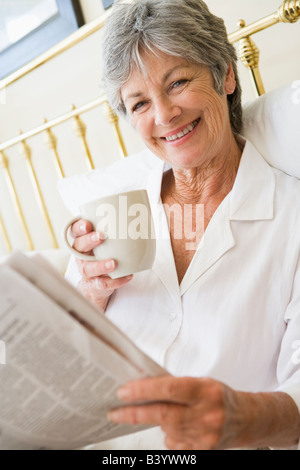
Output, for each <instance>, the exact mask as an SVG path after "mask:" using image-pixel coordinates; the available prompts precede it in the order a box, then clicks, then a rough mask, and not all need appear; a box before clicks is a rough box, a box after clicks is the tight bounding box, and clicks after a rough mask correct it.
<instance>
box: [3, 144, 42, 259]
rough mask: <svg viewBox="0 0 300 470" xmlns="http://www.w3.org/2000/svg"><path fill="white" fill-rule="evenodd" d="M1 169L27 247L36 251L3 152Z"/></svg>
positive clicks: (7, 161)
mask: <svg viewBox="0 0 300 470" xmlns="http://www.w3.org/2000/svg"><path fill="white" fill-rule="evenodd" d="M0 168H2V169H3V170H4V173H5V177H6V181H7V186H8V190H9V192H10V195H11V198H12V201H13V205H14V206H15V211H16V214H17V217H18V219H19V222H20V225H21V227H22V230H23V232H24V235H25V238H26V242H27V245H28V249H29V250H34V245H33V242H32V239H31V236H30V233H29V230H28V227H27V223H26V220H25V217H24V214H23V211H22V207H21V204H20V201H19V198H18V194H17V191H16V188H15V185H14V182H13V179H12V176H11V173H10V170H9V160H8V158H7V156H6V155H5V153H4V152H3V151H2V150H1V151H0Z"/></svg>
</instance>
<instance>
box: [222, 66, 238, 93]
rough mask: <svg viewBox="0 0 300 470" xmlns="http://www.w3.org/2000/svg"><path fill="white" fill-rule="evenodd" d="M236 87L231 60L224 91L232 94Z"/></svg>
mask: <svg viewBox="0 0 300 470" xmlns="http://www.w3.org/2000/svg"><path fill="white" fill-rule="evenodd" d="M235 87H236V81H235V75H234V71H233V67H232V63H231V62H230V64H229V67H228V72H227V76H226V79H225V84H224V91H225V93H226V94H227V95H232V93H233V92H234V90H235Z"/></svg>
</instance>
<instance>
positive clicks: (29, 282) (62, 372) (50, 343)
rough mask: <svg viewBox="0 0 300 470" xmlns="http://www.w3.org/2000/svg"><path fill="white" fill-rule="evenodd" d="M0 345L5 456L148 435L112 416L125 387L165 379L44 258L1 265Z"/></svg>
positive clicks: (0, 430)
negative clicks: (2, 352)
mask: <svg viewBox="0 0 300 470" xmlns="http://www.w3.org/2000/svg"><path fill="white" fill-rule="evenodd" d="M124 314H126V312H124ZM0 340H1V344H2V345H5V363H3V362H4V361H2V363H0V449H77V448H82V447H85V446H88V445H90V444H94V443H97V442H101V441H105V440H108V439H112V438H115V437H119V436H123V435H126V434H129V433H132V432H136V431H138V430H142V429H145V426H143V427H134V428H133V427H132V426H127V425H118V424H115V423H111V422H110V421H109V420H108V419H107V413H108V410H110V409H112V408H114V407H115V406H122V403H121V402H119V401H118V399H117V394H116V392H117V389H118V388H119V387H120V386H121V385H122V384H123V383H125V382H127V381H128V380H131V379H135V378H140V377H145V376H149V375H150V376H151V375H162V374H165V373H166V371H165V370H164V369H162V368H161V367H160V366H159V365H158V364H156V363H155V362H154V361H152V359H151V358H149V357H148V356H147V355H145V354H144V353H143V352H142V351H141V350H140V349H139V348H138V347H137V346H135V345H134V344H133V343H132V342H131V340H130V339H129V338H128V337H127V336H126V335H125V334H124V333H122V331H120V330H119V329H118V328H117V327H116V326H115V325H114V324H113V323H111V322H110V321H109V320H108V319H107V317H106V316H105V315H104V314H103V313H102V312H101V311H100V310H99V309H97V308H96V307H95V306H93V305H92V304H91V303H90V302H89V301H88V300H87V299H85V298H84V297H83V296H82V295H81V294H80V292H78V291H77V290H76V289H75V288H74V287H73V286H71V285H70V284H69V283H68V282H67V281H66V280H65V279H64V278H63V276H62V275H61V274H60V273H59V272H58V271H56V270H55V268H53V266H52V265H51V264H49V263H48V262H47V261H46V260H45V259H44V258H42V257H41V256H40V255H36V256H34V257H27V256H25V255H24V254H22V253H20V252H16V253H14V254H12V255H11V256H10V257H8V259H7V260H6V261H5V263H3V264H0Z"/></svg>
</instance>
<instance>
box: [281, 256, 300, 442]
mask: <svg viewBox="0 0 300 470" xmlns="http://www.w3.org/2000/svg"><path fill="white" fill-rule="evenodd" d="M284 320H285V322H286V331H285V334H284V336H283V339H282V343H281V348H280V353H279V359H278V365H277V377H278V382H279V386H278V387H277V391H281V392H285V393H287V394H288V395H289V396H290V397H291V398H292V399H293V400H294V402H295V404H296V406H297V408H298V411H299V413H300V262H299V259H298V264H297V268H296V272H295V276H294V283H293V288H292V292H291V298H290V302H289V304H288V306H287V309H286V311H285V315H284ZM298 449H299V450H300V440H299V445H298Z"/></svg>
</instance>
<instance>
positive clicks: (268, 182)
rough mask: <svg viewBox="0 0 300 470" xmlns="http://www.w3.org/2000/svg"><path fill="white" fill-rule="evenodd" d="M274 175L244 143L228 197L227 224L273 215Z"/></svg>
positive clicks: (247, 144)
mask: <svg viewBox="0 0 300 470" xmlns="http://www.w3.org/2000/svg"><path fill="white" fill-rule="evenodd" d="M274 192H275V175H274V173H273V171H272V168H271V167H270V166H269V164H268V163H267V162H266V161H265V160H264V159H263V157H262V156H261V155H260V154H259V152H258V151H257V150H256V148H255V147H254V146H253V145H252V144H251V142H249V141H246V144H245V147H244V151H243V154H242V157H241V161H240V165H239V169H238V172H237V175H236V179H235V182H234V185H233V188H232V190H231V193H230V194H229V218H230V219H231V220H266V219H272V218H273V213H274Z"/></svg>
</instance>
